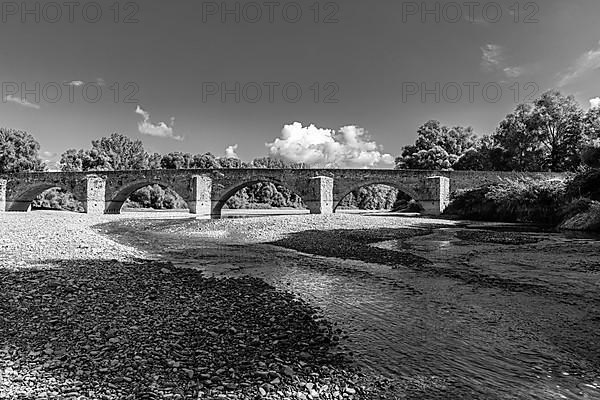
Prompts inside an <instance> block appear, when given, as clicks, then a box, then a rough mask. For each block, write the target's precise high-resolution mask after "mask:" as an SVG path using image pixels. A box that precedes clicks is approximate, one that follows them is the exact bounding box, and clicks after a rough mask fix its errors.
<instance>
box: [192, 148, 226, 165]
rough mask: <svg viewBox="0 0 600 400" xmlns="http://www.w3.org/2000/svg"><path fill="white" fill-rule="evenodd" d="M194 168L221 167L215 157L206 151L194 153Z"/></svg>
mask: <svg viewBox="0 0 600 400" xmlns="http://www.w3.org/2000/svg"><path fill="white" fill-rule="evenodd" d="M194 168H200V169H218V168H221V165H220V164H219V162H218V160H217V157H215V156H214V154H212V153H210V152H208V153H204V154H196V155H195V156H194Z"/></svg>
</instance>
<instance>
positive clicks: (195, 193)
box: [188, 175, 220, 218]
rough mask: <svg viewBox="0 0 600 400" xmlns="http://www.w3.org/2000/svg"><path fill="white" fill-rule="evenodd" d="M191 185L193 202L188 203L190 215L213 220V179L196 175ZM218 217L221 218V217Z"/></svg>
mask: <svg viewBox="0 0 600 400" xmlns="http://www.w3.org/2000/svg"><path fill="white" fill-rule="evenodd" d="M190 184H191V196H192V198H191V200H189V201H188V207H189V208H190V214H196V215H198V216H202V217H206V218H211V217H212V200H211V199H212V179H211V178H209V177H208V176H202V175H196V176H193V177H192V181H191V183H190ZM218 217H220V215H219V216H218ZM218 217H217V218H218Z"/></svg>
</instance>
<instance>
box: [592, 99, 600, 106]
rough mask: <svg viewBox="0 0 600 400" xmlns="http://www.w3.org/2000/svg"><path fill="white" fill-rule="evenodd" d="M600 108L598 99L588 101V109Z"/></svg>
mask: <svg viewBox="0 0 600 400" xmlns="http://www.w3.org/2000/svg"><path fill="white" fill-rule="evenodd" d="M598 107H600V97H595V98H593V99H590V108H598Z"/></svg>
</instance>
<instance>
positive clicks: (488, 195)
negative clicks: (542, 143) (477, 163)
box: [445, 179, 566, 223]
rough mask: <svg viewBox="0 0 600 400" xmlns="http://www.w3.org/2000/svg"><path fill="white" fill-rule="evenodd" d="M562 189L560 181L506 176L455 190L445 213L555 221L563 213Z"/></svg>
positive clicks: (484, 218) (489, 218)
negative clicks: (468, 188)
mask: <svg viewBox="0 0 600 400" xmlns="http://www.w3.org/2000/svg"><path fill="white" fill-rule="evenodd" d="M565 191H566V184H565V182H563V181H558V180H550V181H539V180H534V179H514V180H512V179H507V180H504V181H503V182H501V183H498V184H494V185H488V186H484V187H480V188H477V189H472V190H463V191H457V192H456V193H455V194H454V196H453V199H452V201H451V203H450V206H449V207H448V208H447V209H446V211H445V213H446V214H450V215H456V216H458V217H459V218H465V219H474V220H487V221H504V222H535V223H558V222H560V220H561V219H562V216H563V209H564V204H565Z"/></svg>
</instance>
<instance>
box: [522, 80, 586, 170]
mask: <svg viewBox="0 0 600 400" xmlns="http://www.w3.org/2000/svg"><path fill="white" fill-rule="evenodd" d="M533 105H534V107H533V113H532V118H533V128H534V129H535V130H536V131H537V134H538V137H539V139H540V142H541V143H542V146H543V148H544V150H545V153H546V154H547V156H546V165H547V167H548V168H549V169H550V170H551V171H559V172H560V171H573V170H575V169H576V168H577V167H578V166H579V164H580V162H581V159H580V157H579V154H580V149H581V144H582V141H583V120H584V118H583V110H582V109H581V106H580V105H579V103H577V101H576V100H575V97H573V96H563V95H562V94H561V93H560V92H559V91H556V90H551V91H548V92H546V93H543V94H542V95H541V96H540V98H539V99H537V100H535V102H534V103H533Z"/></svg>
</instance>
